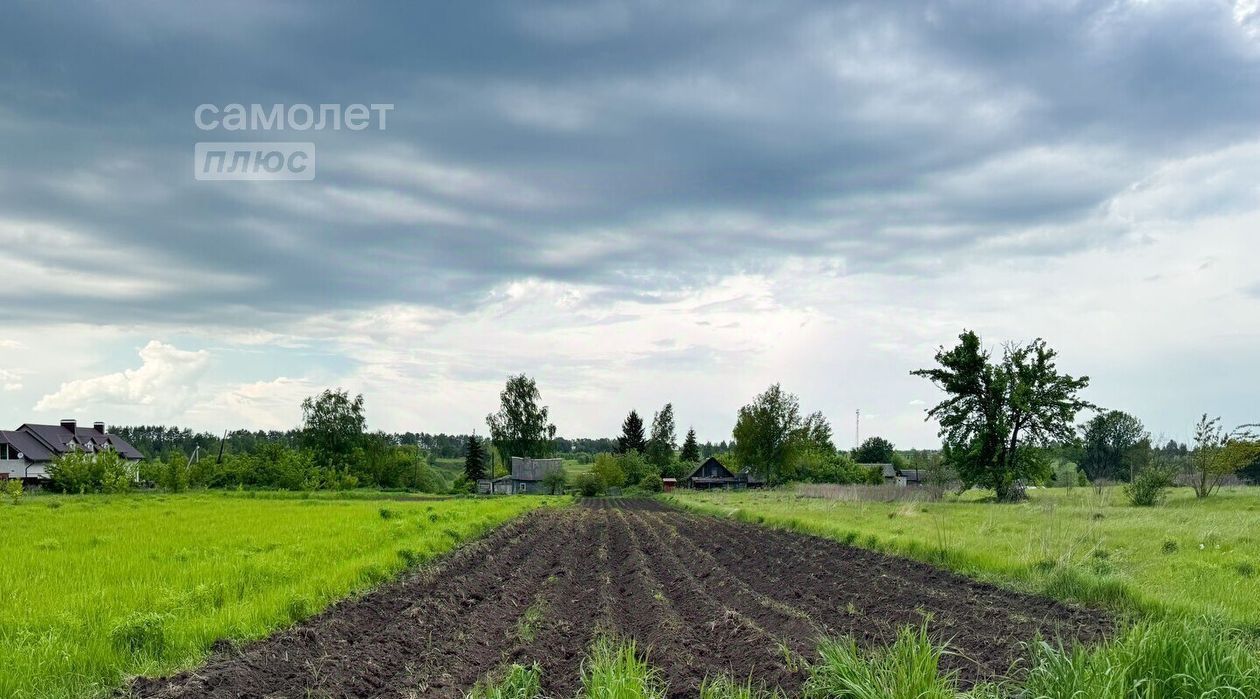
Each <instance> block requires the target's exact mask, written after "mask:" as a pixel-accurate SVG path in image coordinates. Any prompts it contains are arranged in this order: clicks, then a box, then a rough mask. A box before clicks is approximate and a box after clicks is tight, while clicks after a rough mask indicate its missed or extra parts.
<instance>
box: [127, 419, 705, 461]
mask: <svg viewBox="0 0 1260 699" xmlns="http://www.w3.org/2000/svg"><path fill="white" fill-rule="evenodd" d="M110 432H111V433H112V434H115V435H118V436H119V437H122V438H123V439H124V440H126V441H127V442H129V443H130V444H131V445H132V446H134V447H135V448H136V449H139V450H140V452H141V453H142V454H144V455H145V458H148V459H153V460H158V461H165V460H167V459H169V458H170V457H171V456H174V455H175V454H183V455H184V456H186V457H190V456H192V454H193V451H194V450H196V449H197V448H198V447H200V448H201V453H202V455H203V456H212V455H214V454H217V453H218V450H219V446H220V441H222V446H223V451H224V453H228V454H253V453H256V452H257V451H258V450H259V448H260V447H262V446H264V445H270V444H278V445H282V446H285V447H290V448H295V449H296V448H298V447H299V446H301V440H302V430H300V429H297V428H295V429H291V430H284V431H279V430H266V431H264V430H257V431H250V430H234V431H229V432H228V433H227V435H226V437H224V435H222V434H213V433H210V432H194V431H192V430H191V429H188V428H182V427H169V426H165V425H135V426H121V427H111V428H110ZM380 434H382V435H383V436H384V438H385V440H386V441H387V442H389V443H391V444H393V445H395V446H415V445H417V444H419V445H420V448H421V449H423V450H424V451H425V453H427V454H428V455H429V457H430V458H433V459H462V458H464V457H465V456H467V455H468V442H469V438H470V437H471V435H469V434H445V433H438V434H430V433H428V432H394V433H380ZM552 441H553V446H554V453H555V455H556V456H561V457H567V458H572V459H575V460H577V461H579V462H581V463H590V462H591V461H592V460H593V459H594V457H595V455H596V454H603V453H611V452H615V451H617V438H616V437H579V438H576V439H569V438H567V437H555V438H553V440H552ZM699 446H700V452H701V454H702V456H703V457H705V458H708V457H709V456H712V455H714V454H723V453H726V452H727V451H729V450H730V444H729V443H727V442H726V441H721V442H703V443H701V444H700V445H699Z"/></svg>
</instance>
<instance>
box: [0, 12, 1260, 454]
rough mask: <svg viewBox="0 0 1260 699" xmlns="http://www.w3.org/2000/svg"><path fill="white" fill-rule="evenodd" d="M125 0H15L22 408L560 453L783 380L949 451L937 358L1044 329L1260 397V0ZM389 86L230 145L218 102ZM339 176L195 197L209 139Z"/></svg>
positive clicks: (16, 266) (713, 429)
mask: <svg viewBox="0 0 1260 699" xmlns="http://www.w3.org/2000/svg"><path fill="white" fill-rule="evenodd" d="M373 7H374V9H373V10H368V9H367V5H366V4H361V3H330V4H316V3H310V4H308V3H301V4H299V3H292V4H290V3H284V2H267V3H260V2H253V1H252V0H241V1H239V2H218V3H199V4H193V3H188V4H183V3H170V2H157V1H149V0H145V1H140V0H133V1H115V2H92V3H81V4H76V5H75V6H73V7H67V6H65V5H63V4H60V3H47V2H17V3H6V4H5V7H4V9H3V10H0V268H2V269H3V270H4V272H3V275H0V328H2V330H0V423H2V424H0V427H5V428H11V427H14V426H16V425H18V424H20V423H22V422H28V421H55V420H57V419H58V418H62V417H78V418H79V419H80V420H81V421H92V420H97V419H100V420H106V421H108V422H110V423H111V424H119V423H138V422H143V423H166V424H179V425H184V426H189V427H193V428H197V429H212V430H218V429H223V428H227V427H233V428H235V427H249V428H287V427H290V426H294V425H295V424H297V422H298V420H299V412H300V411H299V408H298V404H299V402H300V401H301V399H302V397H304V396H306V395H309V394H311V393H314V392H317V391H319V390H321V389H322V388H324V387H329V386H344V387H346V388H348V389H350V390H351V391H354V392H362V393H363V394H365V397H366V400H367V407H368V420H369V425H370V426H371V427H372V428H380V429H386V430H391V431H392V430H400V431H401V430H408V429H411V430H423V431H430V432H437V431H445V432H467V431H470V430H473V429H476V430H478V431H479V432H482V433H484V432H485V430H486V427H485V423H484V417H485V415H486V414H487V413H488V412H491V411H492V410H494V409H495V407H496V402H497V393H498V391H499V390H500V389H501V387H502V385H503V381H504V379H505V377H506V376H507V375H508V374H511V373H519V372H525V373H527V374H530V375H532V376H534V377H535V378H536V379H537V380H538V383H539V387H540V388H541V390H542V394H543V398H544V401H545V402H546V403H547V404H549V405H550V406H551V410H552V415H553V418H554V421H555V422H556V424H557V426H558V428H559V432H560V434H563V435H568V436H601V435H612V434H614V433H615V432H616V431H617V430H618V428H619V425H620V421H621V419H622V417H623V416H624V415H625V413H626V411H627V410H629V409H630V408H632V407H633V408H637V409H638V410H639V411H640V413H644V414H650V413H651V412H652V411H654V410H656V409H657V408H659V407H660V405H662V404H663V403H665V402H666V401H671V402H673V404H674V406H675V411H676V414H677V418H678V421H679V427H680V432H682V431H685V429H686V428H687V427H688V426H690V425H694V426H695V428H696V430H697V432H698V433H699V435H700V437H701V439H702V440H703V439H712V440H719V439H727V438H729V436H730V430H731V427H732V425H733V423H734V417H735V413H736V410H737V409H738V408H739V406H740V405H742V404H744V403H746V402H748V400H749V399H750V398H752V397H753V396H754V395H755V394H756V393H758V392H759V391H761V390H763V389H764V388H765V387H766V386H767V385H769V384H770V383H772V382H776V381H778V382H781V383H782V384H783V385H784V387H785V388H786V389H787V390H790V391H792V392H794V393H797V394H798V395H799V396H800V398H801V403H802V408H803V409H804V410H806V411H812V410H822V411H823V412H824V413H825V414H826V415H827V416H828V417H830V418H831V420H832V422H833V424H834V426H835V429H836V432H837V436H838V439H837V442H838V444H839V446H842V447H847V446H849V445H850V444H851V443H852V441H853V437H852V435H853V414H854V411H855V410H856V409H859V408H860V409H861V410H862V413H863V426H862V431H863V433H864V436H866V435H870V434H882V435H884V436H886V437H888V438H890V439H892V440H893V441H894V442H895V443H896V444H897V445H898V446H906V447H909V446H935V445H936V444H937V443H938V441H937V439H936V434H935V433H936V427H935V425H934V424H932V423H927V422H924V419H923V411H924V409H925V408H926V407H927V406H929V405H930V404H932V403H933V402H935V401H936V400H937V399H938V398H939V396H938V395H937V393H936V392H935V390H934V389H933V388H932V387H931V386H930V385H929V384H928V383H926V382H925V381H924V380H922V379H918V378H914V377H911V376H909V372H910V371H911V370H912V369H917V368H921V367H924V366H927V365H929V364H930V362H931V358H932V354H933V352H934V350H935V348H936V347H937V346H938V345H940V344H942V343H946V344H948V343H952V342H953V341H954V339H955V337H956V336H957V335H958V333H959V332H960V331H962V330H963V329H964V328H971V329H974V330H976V331H978V332H979V333H980V334H981V336H982V337H983V338H984V340H985V342H986V344H988V345H990V346H992V347H995V348H998V347H1000V345H1001V343H1003V342H1005V341H1008V340H1020V341H1025V340H1030V339H1032V338H1034V337H1038V336H1040V337H1044V338H1046V339H1047V340H1048V341H1049V342H1050V344H1051V345H1052V346H1053V347H1055V348H1056V349H1058V350H1059V351H1060V354H1061V361H1060V366H1061V367H1062V368H1063V369H1065V370H1067V371H1069V372H1071V373H1074V374H1079V373H1083V374H1088V375H1089V376H1090V377H1091V378H1092V383H1091V386H1090V388H1089V389H1088V391H1087V393H1086V397H1087V398H1089V399H1091V400H1093V401H1095V402H1097V403H1099V404H1101V405H1103V406H1106V407H1108V408H1117V409H1123V410H1126V411H1129V412H1132V413H1134V414H1136V415H1138V416H1139V417H1140V418H1142V419H1143V420H1144V421H1145V423H1146V424H1147V426H1148V428H1149V429H1150V430H1151V431H1152V432H1153V433H1154V434H1155V435H1157V436H1159V435H1163V436H1165V437H1173V438H1177V439H1182V440H1184V439H1187V438H1188V437H1189V436H1190V430H1191V425H1192V424H1193V422H1194V420H1195V419H1196V418H1197V416H1198V415H1199V414H1200V413H1203V412H1208V413H1212V414H1213V415H1216V414H1220V415H1222V416H1224V422H1225V423H1226V424H1229V425H1232V424H1236V423H1239V422H1249V421H1256V420H1260V264H1258V262H1257V260H1258V258H1260V256H1258V255H1257V253H1258V252H1260V8H1258V3H1257V0H1233V1H1232V2H1230V1H1221V2H1211V1H1206V0H1205V1H1201V2H1165V1H1161V0H1149V1H1140V2H1139V1H1131V2H1125V1H1119V2H1035V3H1014V2H1012V3H1006V2H1003V3H991V2H976V3H969V2H946V3H930V4H928V5H926V6H925V5H921V4H920V3H900V2H888V1H887V0H879V1H878V2H869V3H864V2H842V3H836V2H820V3H808V2H776V3H762V2H745V3H731V2H707V1H697V2H647V3H634V2H594V3H592V2H581V3H573V4H567V3H555V4H552V3H546V4H539V3H534V4H526V3H520V2H502V3H447V2H442V3H433V4H432V5H426V4H420V3H416V4H413V3H403V2H398V3H389V4H386V3H382V4H378V5H374V6H373ZM205 103H208V104H215V105H220V106H223V105H227V104H230V103H243V104H250V103H261V104H264V105H272V104H277V103H279V104H285V105H291V104H311V105H318V104H343V105H348V104H352V103H389V104H393V105H395V107H394V110H393V111H392V112H390V113H389V115H388V121H387V126H386V128H385V129H384V130H381V129H378V128H375V125H374V126H373V128H370V129H368V130H364V131H353V132H352V131H348V130H340V131H332V130H323V131H307V132H303V133H301V134H298V133H293V132H274V131H268V132H236V133H224V132H223V131H221V130H220V131H215V132H206V131H202V130H200V129H198V128H197V126H196V124H195V123H194V119H193V116H194V110H195V109H196V108H197V106H198V105H200V104H205ZM232 140H246V141H247V140H254V141H287V140H296V141H312V142H314V143H315V144H316V147H317V152H318V161H317V162H318V170H317V174H316V177H315V179H314V180H313V181H302V182H206V181H197V180H195V179H194V177H193V173H192V170H193V168H192V167H190V165H191V163H192V158H193V148H194V144H195V143H197V142H198V141H232Z"/></svg>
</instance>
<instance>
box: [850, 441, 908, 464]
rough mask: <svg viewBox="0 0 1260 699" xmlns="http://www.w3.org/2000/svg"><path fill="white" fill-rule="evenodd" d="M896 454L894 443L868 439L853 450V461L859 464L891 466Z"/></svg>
mask: <svg viewBox="0 0 1260 699" xmlns="http://www.w3.org/2000/svg"><path fill="white" fill-rule="evenodd" d="M895 453H897V452H896V450H895V449H894V448H893V443H892V442H890V441H888V440H887V439H884V438H883V437H867V438H866V439H865V440H863V442H862V444H861V446H859V447H858V448H857V449H854V450H853V460H854V461H856V462H858V463H859V464H891V463H892V460H893V454H895Z"/></svg>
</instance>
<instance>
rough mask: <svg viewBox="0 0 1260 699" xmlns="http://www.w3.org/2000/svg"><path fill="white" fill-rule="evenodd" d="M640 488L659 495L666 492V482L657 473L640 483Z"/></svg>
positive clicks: (647, 476)
mask: <svg viewBox="0 0 1260 699" xmlns="http://www.w3.org/2000/svg"><path fill="white" fill-rule="evenodd" d="M639 487H640V488H642V489H643V490H644V491H646V492H649V493H659V492H661V491H662V490H665V482H664V481H662V480H661V477H660V476H658V475H656V474H655V473H649V474H647V475H646V476H644V477H643V479H642V480H640V481H639Z"/></svg>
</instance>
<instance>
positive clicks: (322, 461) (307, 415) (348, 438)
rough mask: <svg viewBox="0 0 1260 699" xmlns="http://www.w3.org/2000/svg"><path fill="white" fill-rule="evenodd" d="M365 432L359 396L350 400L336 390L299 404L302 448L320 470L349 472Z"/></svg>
mask: <svg viewBox="0 0 1260 699" xmlns="http://www.w3.org/2000/svg"><path fill="white" fill-rule="evenodd" d="M366 429H367V418H365V417H364V414H363V396H362V395H357V396H355V397H354V398H351V397H350V394H349V393H347V392H346V391H344V390H342V389H340V388H339V389H337V390H335V391H334V390H325V391H324V392H323V393H321V394H319V395H318V396H310V397H308V398H307V399H306V400H304V401H302V445H303V446H304V447H306V448H307V449H309V450H311V452H312V454H313V456H314V458H315V463H316V464H317V465H318V466H320V467H322V468H326V469H330V470H334V471H343V472H344V471H349V469H350V465H351V463H352V461H353V456H354V451H355V449H357V448H359V447H361V446H362V444H363V433H364V431H365V430H366Z"/></svg>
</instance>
